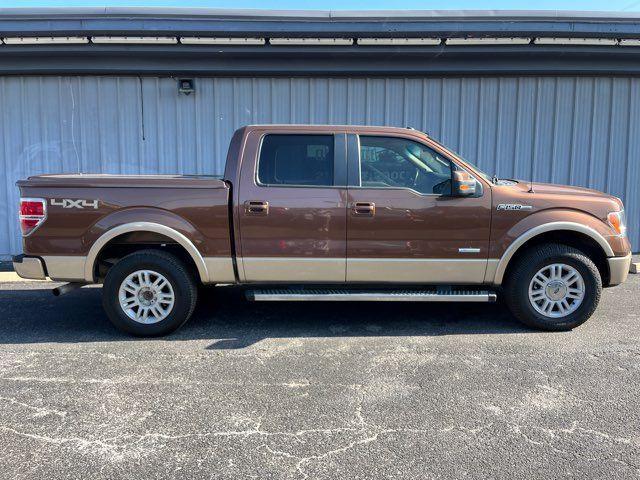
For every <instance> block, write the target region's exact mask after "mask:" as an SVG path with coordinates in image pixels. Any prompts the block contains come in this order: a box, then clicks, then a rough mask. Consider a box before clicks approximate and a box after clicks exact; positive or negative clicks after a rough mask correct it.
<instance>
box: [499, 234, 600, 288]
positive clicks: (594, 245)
mask: <svg viewBox="0 0 640 480" xmlns="http://www.w3.org/2000/svg"><path fill="white" fill-rule="evenodd" d="M543 243H560V244H563V245H567V246H569V247H573V248H576V249H578V250H580V251H582V252H584V253H585V255H587V256H588V257H589V258H590V259H591V261H592V262H593V263H595V265H596V267H598V271H599V272H600V277H601V278H602V284H603V285H605V286H606V285H608V284H609V264H608V263H607V255H606V254H605V252H604V251H603V250H602V247H601V246H600V245H599V244H598V242H596V241H595V240H594V239H593V238H591V237H590V236H589V235H586V234H584V233H580V232H575V231H572V230H553V231H551V232H545V233H541V234H540V235H536V236H535V237H533V238H531V239H529V240H527V241H526V242H525V243H523V244H522V246H521V247H520V248H518V250H516V252H515V254H514V255H513V257H512V258H511V260H510V261H509V264H508V265H507V269H506V271H505V273H504V277H503V278H505V279H506V278H508V276H509V274H510V271H511V268H512V267H513V265H515V263H516V261H517V259H518V258H520V257H521V256H522V255H524V253H525V252H526V251H527V250H529V249H531V248H535V247H536V246H537V245H541V244H543Z"/></svg>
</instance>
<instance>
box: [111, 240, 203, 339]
mask: <svg viewBox="0 0 640 480" xmlns="http://www.w3.org/2000/svg"><path fill="white" fill-rule="evenodd" d="M196 299H197V287H196V282H195V280H194V278H193V276H192V275H191V274H190V273H189V271H188V270H187V268H186V267H185V265H184V264H183V263H182V262H181V261H180V260H179V259H178V258H177V257H175V256H174V255H171V254H169V253H166V252H161V251H158V250H142V251H139V252H136V253H132V254H131V255H127V256H126V257H124V258H122V259H121V260H120V261H118V262H117V263H116V264H115V265H114V266H113V267H111V268H110V269H109V271H108V273H107V276H106V278H105V281H104V285H103V288H102V303H103V305H104V309H105V311H106V312H107V315H108V317H109V319H110V320H111V322H112V323H113V324H114V325H115V326H116V327H118V328H119V329H120V330H123V331H125V332H127V333H131V334H133V335H138V336H160V335H166V334H167V333H170V332H172V331H174V330H176V329H177V328H179V327H180V326H182V325H183V324H184V323H185V322H186V321H187V320H188V319H189V317H190V316H191V314H192V313H193V310H194V308H195V305H196Z"/></svg>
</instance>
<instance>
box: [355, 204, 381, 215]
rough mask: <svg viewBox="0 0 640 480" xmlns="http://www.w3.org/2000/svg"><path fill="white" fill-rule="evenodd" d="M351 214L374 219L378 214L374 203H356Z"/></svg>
mask: <svg viewBox="0 0 640 480" xmlns="http://www.w3.org/2000/svg"><path fill="white" fill-rule="evenodd" d="M351 212H352V213H353V214H354V215H358V216H359V217H373V216H374V215H375V214H376V204H375V203H373V202H354V203H353V204H352V205H351Z"/></svg>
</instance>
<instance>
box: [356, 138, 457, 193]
mask: <svg viewBox="0 0 640 480" xmlns="http://www.w3.org/2000/svg"><path fill="white" fill-rule="evenodd" d="M451 168H452V167H451V162H450V161H449V160H447V159H446V158H444V157H442V156H441V155H440V154H438V153H436V152H435V151H433V150H431V149H430V148H429V147H427V146H426V145H422V144H421V143H418V142H414V141H412V140H407V139H405V138H399V137H378V136H361V137H360V179H361V183H360V185H361V186H362V187H387V188H409V189H411V190H415V191H417V192H419V193H422V194H437V195H450V194H451Z"/></svg>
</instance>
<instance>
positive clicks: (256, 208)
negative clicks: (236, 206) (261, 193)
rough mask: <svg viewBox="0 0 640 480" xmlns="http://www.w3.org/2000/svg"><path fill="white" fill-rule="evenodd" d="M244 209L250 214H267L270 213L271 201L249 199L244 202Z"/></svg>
mask: <svg viewBox="0 0 640 480" xmlns="http://www.w3.org/2000/svg"><path fill="white" fill-rule="evenodd" d="M244 211H245V213H247V214H249V215H267V214H268V213H269V202H264V201H262V200H247V201H246V202H244Z"/></svg>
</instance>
